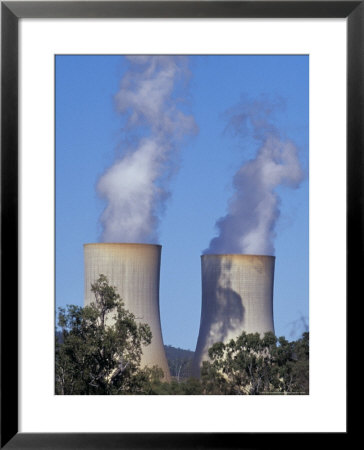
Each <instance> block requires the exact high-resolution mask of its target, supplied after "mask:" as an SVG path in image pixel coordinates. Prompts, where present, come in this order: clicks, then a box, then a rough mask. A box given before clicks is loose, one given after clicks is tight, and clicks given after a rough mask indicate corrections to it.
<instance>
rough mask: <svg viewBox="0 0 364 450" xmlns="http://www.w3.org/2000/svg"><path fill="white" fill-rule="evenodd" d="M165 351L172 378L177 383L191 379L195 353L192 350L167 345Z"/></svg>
mask: <svg viewBox="0 0 364 450" xmlns="http://www.w3.org/2000/svg"><path fill="white" fill-rule="evenodd" d="M164 350H165V352H166V356H167V361H168V366H169V370H170V372H171V376H172V377H173V378H175V379H176V380H177V381H181V380H184V379H186V378H188V377H190V376H191V363H192V358H193V355H194V352H193V351H191V350H184V349H182V348H176V347H172V345H165V346H164Z"/></svg>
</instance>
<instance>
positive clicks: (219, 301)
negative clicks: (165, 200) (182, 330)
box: [192, 254, 275, 377]
mask: <svg viewBox="0 0 364 450" xmlns="http://www.w3.org/2000/svg"><path fill="white" fill-rule="evenodd" d="M274 262H275V257H274V256H261V255H240V254H237V255H202V257H201V269H202V307H201V322H200V332H199V336H198V340H197V346H196V351H195V356H194V360H193V369H192V372H193V375H194V376H196V377H199V376H200V367H201V365H202V361H204V360H207V359H208V353H207V352H208V349H209V348H210V347H211V346H212V344H214V343H215V342H227V341H229V340H230V339H235V338H236V337H237V336H239V335H240V334H241V333H242V332H243V331H245V332H246V333H256V332H258V333H261V334H263V333H265V332H267V331H272V332H274V325H273V278H274Z"/></svg>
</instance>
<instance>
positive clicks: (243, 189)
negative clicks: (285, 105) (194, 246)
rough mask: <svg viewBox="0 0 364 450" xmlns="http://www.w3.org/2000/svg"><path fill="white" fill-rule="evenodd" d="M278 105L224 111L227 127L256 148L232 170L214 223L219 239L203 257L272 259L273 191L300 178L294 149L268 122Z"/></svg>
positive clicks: (275, 211)
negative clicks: (223, 207) (222, 212)
mask: <svg viewBox="0 0 364 450" xmlns="http://www.w3.org/2000/svg"><path fill="white" fill-rule="evenodd" d="M278 106H279V105H278V104H276V105H274V104H272V103H269V102H267V101H265V100H259V101H254V102H245V103H240V104H239V105H238V106H237V107H236V108H234V109H233V110H232V111H231V112H230V120H229V124H228V127H229V128H230V129H231V130H232V131H233V132H234V133H236V134H238V135H239V134H243V135H245V136H246V135H252V136H253V137H254V139H256V140H258V142H259V149H258V151H257V154H256V156H255V158H254V159H251V160H249V161H247V162H246V163H245V164H243V165H242V166H241V167H240V168H239V170H238V171H237V172H236V174H235V176H234V179H233V187H234V194H233V195H232V197H231V199H230V200H229V204H228V213H227V215H226V216H225V217H222V218H220V219H219V220H218V221H217V223H216V227H217V229H218V231H219V235H218V236H217V237H215V238H214V239H212V240H211V242H210V246H209V248H208V249H206V250H205V251H204V253H244V254H258V255H259V254H260V255H274V238H275V225H276V222H277V219H278V217H279V213H280V211H279V205H280V198H279V196H278V194H277V192H276V191H275V189H276V188H277V187H278V186H279V185H286V186H289V187H292V188H297V187H298V186H299V184H300V182H301V181H302V179H303V171H302V169H301V166H300V162H299V159H298V151H297V148H296V146H295V145H294V143H293V142H292V141H290V140H285V139H282V138H281V137H280V136H279V132H278V130H277V129H276V128H275V127H274V125H273V124H272V122H271V121H270V115H271V113H272V111H273V110H274V109H275V107H278Z"/></svg>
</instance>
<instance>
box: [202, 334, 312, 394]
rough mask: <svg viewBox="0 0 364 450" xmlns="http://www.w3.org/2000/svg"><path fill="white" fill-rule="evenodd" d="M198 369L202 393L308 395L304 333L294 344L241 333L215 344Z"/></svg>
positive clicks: (307, 358) (271, 337)
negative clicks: (224, 341)
mask: <svg viewBox="0 0 364 450" xmlns="http://www.w3.org/2000/svg"><path fill="white" fill-rule="evenodd" d="M208 354H209V358H210V360H209V361H205V362H204V363H203V366H202V370H201V375H202V385H203V391H204V393H205V394H215V395H218V394H220V395H221V394H228V395H236V394H238V395H239V394H240V395H244V394H248V395H257V394H269V393H282V394H283V393H307V394H308V378H309V377H308V369H309V366H308V363H309V361H308V360H309V341H308V333H304V334H303V336H302V338H301V339H300V340H298V341H296V342H288V341H287V340H286V339H285V338H283V337H280V338H279V339H277V338H276V336H275V335H274V334H273V333H265V335H264V336H263V337H261V336H260V335H259V334H258V333H254V334H247V333H245V332H243V333H242V334H241V335H240V336H239V337H238V338H237V339H235V340H234V339H232V340H230V341H229V342H228V343H226V344H224V343H222V342H218V343H216V344H214V345H213V346H212V347H211V348H210V349H209V351H208Z"/></svg>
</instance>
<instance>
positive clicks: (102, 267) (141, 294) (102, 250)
mask: <svg viewBox="0 0 364 450" xmlns="http://www.w3.org/2000/svg"><path fill="white" fill-rule="evenodd" d="M160 261H161V246H160V245H152V244H108V243H102V244H85V245H84V262H85V278H84V279H85V305H88V304H90V303H91V302H93V301H94V295H93V294H92V292H91V283H94V282H95V280H96V279H97V278H98V277H99V275H100V274H104V275H106V276H107V277H108V279H109V281H110V284H111V285H113V286H115V287H116V288H117V291H118V293H119V295H120V297H121V298H122V299H123V301H124V304H125V308H126V309H128V310H129V311H130V312H132V313H133V314H134V315H135V316H136V318H137V321H139V322H146V323H148V325H149V326H150V328H151V331H152V334H153V338H152V343H151V344H150V345H148V346H147V347H143V356H142V363H141V364H142V366H144V365H147V366H150V367H152V366H153V365H157V366H159V367H160V368H161V369H162V370H163V371H164V374H165V378H166V379H170V373H169V368H168V363H167V358H166V355H165V351H164V347H163V339H162V331H161V323H160V313H159V273H160Z"/></svg>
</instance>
